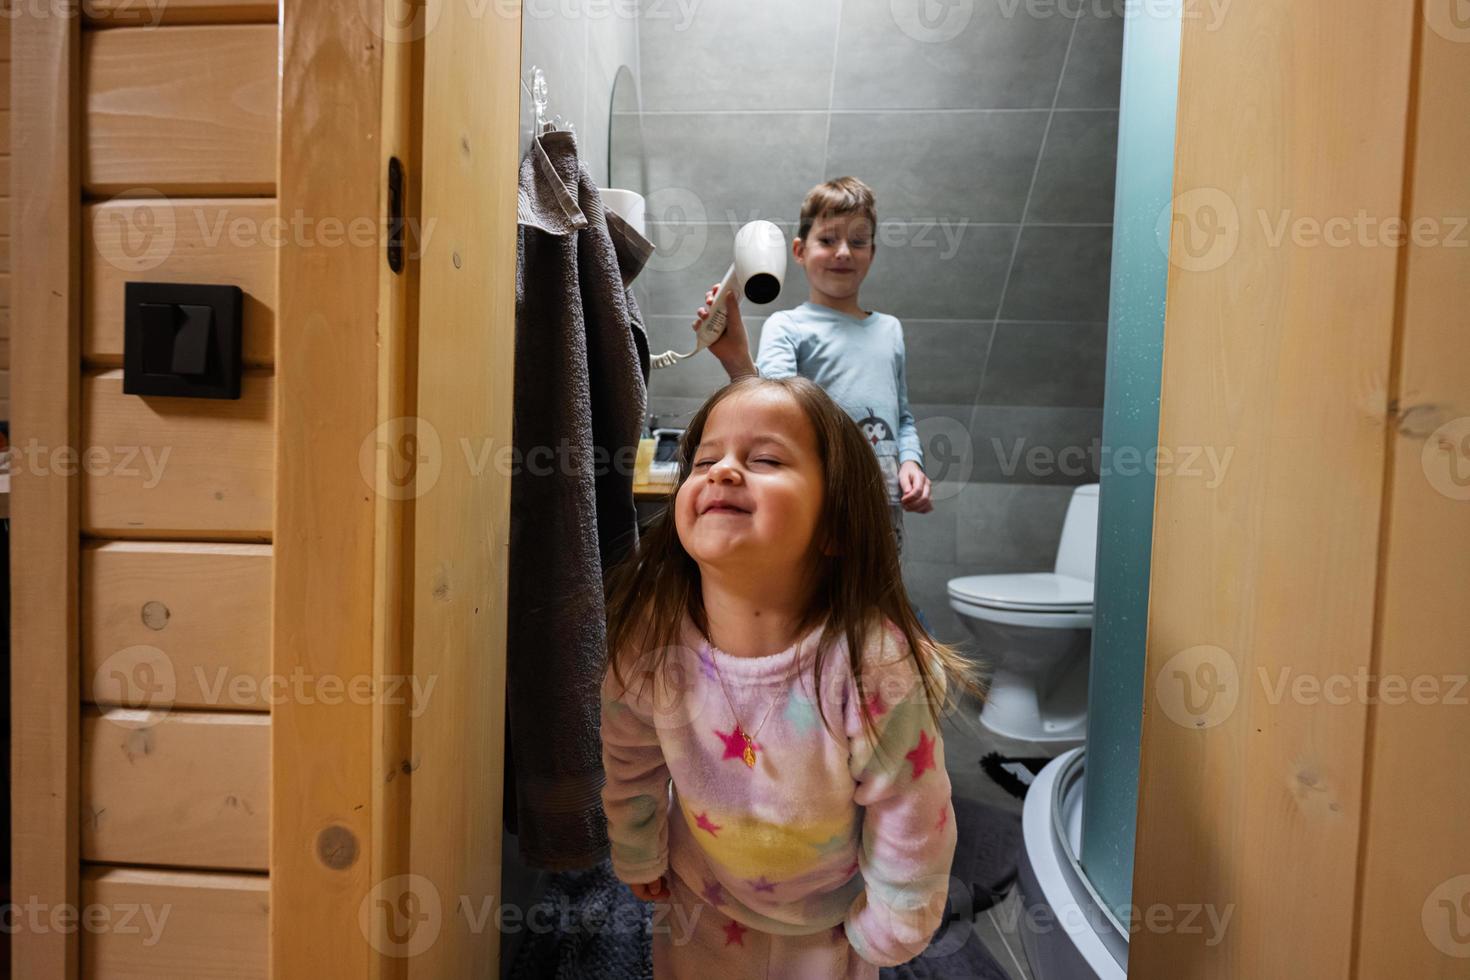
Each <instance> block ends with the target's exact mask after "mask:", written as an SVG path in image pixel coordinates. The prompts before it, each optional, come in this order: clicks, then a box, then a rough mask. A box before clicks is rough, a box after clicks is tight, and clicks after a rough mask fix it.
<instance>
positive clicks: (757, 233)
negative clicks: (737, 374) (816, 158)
mask: <svg viewBox="0 0 1470 980" xmlns="http://www.w3.org/2000/svg"><path fill="white" fill-rule="evenodd" d="M785 281H786V236H785V234H783V233H782V231H781V229H780V228H778V227H776V226H775V225H774V224H772V223H771V222H769V221H752V222H750V223H749V224H747V225H746V226H745V227H743V228H741V229H740V231H739V232H737V233H736V235H735V261H734V262H733V263H732V264H731V265H730V269H729V271H728V272H726V273H725V278H724V280H723V281H722V282H721V283H720V285H719V287H718V288H717V289H716V290H715V297H714V299H713V300H712V301H711V302H710V305H709V311H710V312H709V317H708V319H706V320H705V321H704V324H703V325H702V326H700V327H699V331H698V332H697V333H696V334H695V338H694V339H695V342H694V349H693V350H692V351H690V352H689V353H687V354H679V353H676V352H674V351H671V350H666V351H664V352H663V353H662V354H660V355H658V356H657V357H655V358H653V366H654V367H656V368H666V367H673V366H674V365H675V364H678V363H679V362H680V361H682V360H683V359H684V358H686V357H693V356H694V355H695V354H698V353H699V352H700V351H702V350H704V349H705V348H706V347H708V346H709V345H710V344H713V343H714V342H715V341H717V340H719V339H720V335H721V334H723V333H724V332H725V321H726V320H727V319H728V318H729V313H728V311H727V310H726V308H725V302H726V300H725V297H726V295H728V294H729V292H730V291H731V290H732V289H737V288H738V289H739V294H738V295H739V296H742V297H744V298H745V299H748V300H750V301H751V302H752V303H759V304H762V305H764V304H766V303H771V302H774V301H775V299H776V297H777V296H779V295H781V285H782V283H784V282H785Z"/></svg>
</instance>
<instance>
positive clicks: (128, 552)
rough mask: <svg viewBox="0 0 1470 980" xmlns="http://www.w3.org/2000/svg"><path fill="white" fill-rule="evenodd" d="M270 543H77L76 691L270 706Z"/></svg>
mask: <svg viewBox="0 0 1470 980" xmlns="http://www.w3.org/2000/svg"><path fill="white" fill-rule="evenodd" d="M270 594H271V549H270V545H263V544H203V543H199V542H194V541H180V542H164V541H110V542H103V543H92V544H89V545H88V546H86V547H84V548H83V549H82V692H81V693H82V698H83V699H84V700H87V701H102V702H103V703H106V704H111V705H123V706H127V707H155V708H161V707H184V708H214V709H216V710H268V709H269V707H270V700H271V699H272V698H274V697H279V696H280V695H281V693H282V689H280V688H279V687H277V686H271V685H270V684H269V682H268V681H267V679H266V675H267V674H269V672H270Z"/></svg>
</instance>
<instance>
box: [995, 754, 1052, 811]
mask: <svg viewBox="0 0 1470 980" xmlns="http://www.w3.org/2000/svg"><path fill="white" fill-rule="evenodd" d="M1050 761H1051V759H1049V758H1040V759H1031V758H1026V759H1021V758H1013V757H1011V756H1004V755H1001V754H1000V753H999V752H991V753H990V754H989V755H987V756H985V757H984V758H983V759H981V760H980V768H981V770H982V771H984V773H985V775H987V776H989V777H990V779H991V781H992V782H993V783H995V785H997V786H999V787H1000V788H1001V789H1003V790H1005V791H1006V792H1007V793H1009V794H1011V795H1012V796H1014V797H1015V798H1016V799H1018V800H1023V799H1025V798H1026V791H1027V790H1028V789H1030V788H1031V784H1032V783H1033V782H1035V780H1036V777H1037V775H1038V774H1039V773H1040V772H1041V770H1042V769H1044V768H1046V764H1047V763H1048V762H1050Z"/></svg>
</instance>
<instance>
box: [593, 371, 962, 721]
mask: <svg viewBox="0 0 1470 980" xmlns="http://www.w3.org/2000/svg"><path fill="white" fill-rule="evenodd" d="M762 388H775V389H778V390H780V391H782V392H784V393H785V394H786V395H787V396H788V397H790V398H791V399H792V400H794V401H795V402H796V404H797V405H798V406H800V408H801V409H802V410H803V411H804V412H805V413H806V416H807V418H808V419H810V420H811V423H812V428H813V429H814V430H815V432H816V435H817V447H818V451H819V453H820V455H821V460H822V476H823V496H822V501H823V503H822V513H821V517H820V519H819V523H818V525H817V532H816V540H817V541H819V542H822V543H823V544H824V545H825V547H824V548H823V549H822V555H821V557H820V558H819V559H818V561H819V562H820V565H819V567H818V569H817V571H816V589H815V592H814V593H813V600H812V603H811V606H810V608H809V609H807V611H806V614H805V616H804V617H803V619H802V621H801V623H800V624H799V627H798V633H797V635H798V636H803V635H805V634H806V633H807V632H809V631H811V630H813V629H815V628H816V626H817V624H818V623H821V622H822V621H823V620H824V619H825V620H826V626H825V627H824V628H823V630H822V635H821V637H820V639H819V641H818V646H817V659H816V664H815V667H814V675H815V677H816V678H820V677H821V676H822V665H823V661H824V659H825V657H826V656H827V654H828V652H829V651H830V650H832V649H833V648H834V645H835V644H836V642H837V640H838V638H839V637H843V638H845V639H846V641H847V650H848V658H849V661H850V665H851V668H852V674H853V677H854V679H855V680H856V681H857V685H858V691H859V692H860V696H861V692H862V691H863V677H862V671H863V662H862V661H863V650H864V648H865V647H866V645H867V643H868V642H870V641H871V640H872V639H874V638H875V637H877V636H878V635H880V634H877V633H875V632H874V631H875V630H880V629H882V628H883V620H884V619H887V620H889V621H891V622H892V623H893V624H894V625H895V626H896V627H897V628H898V630H899V631H900V632H901V633H902V635H903V639H904V641H905V645H906V648H907V650H908V651H909V654H910V656H912V658H913V661H914V665H915V667H916V668H917V670H918V672H919V677H920V679H921V680H922V682H923V685H924V690H925V693H926V695H927V703H928V705H929V710H930V714H931V716H932V717H933V718H934V721H935V723H936V724H938V722H939V717H940V712H941V708H942V707H943V705H944V701H945V697H946V690H947V693H948V695H949V696H957V695H958V693H959V691H960V690H963V691H967V692H969V693H971V694H973V695H975V696H977V697H979V696H981V693H982V692H981V689H980V688H979V686H978V685H977V683H976V682H975V680H974V673H973V669H972V668H971V667H970V665H969V664H968V663H967V662H966V660H965V659H964V658H963V657H962V656H961V655H960V654H959V652H958V651H956V650H955V649H954V648H953V647H950V646H948V645H946V644H943V643H940V642H939V641H937V640H935V639H934V638H933V637H931V636H929V634H928V633H927V632H926V631H925V630H924V628H923V627H922V626H921V625H920V624H919V621H918V617H917V616H915V615H914V611H913V607H912V606H911V605H909V599H908V593H907V592H906V591H905V589H904V585H903V575H902V572H901V571H900V567H899V560H898V546H897V544H896V542H895V541H894V537H893V532H892V529H891V528H892V524H891V521H890V518H889V504H888V496H887V493H886V491H885V489H884V485H883V476H882V473H881V471H880V470H879V469H878V460H877V458H876V457H875V456H874V455H873V451H872V449H871V448H869V446H868V443H867V440H866V439H865V438H864V437H863V434H862V432H861V430H859V429H858V427H857V424H856V423H855V422H853V421H852V419H851V418H849V417H848V416H847V414H846V413H845V412H843V411H842V409H841V408H839V407H838V406H837V404H836V403H835V402H833V401H832V399H831V397H830V396H828V394H827V393H826V392H825V391H823V390H822V389H821V388H820V387H818V386H817V385H815V384H813V383H812V382H811V381H809V380H807V379H806V378H800V377H794V378H781V379H771V378H761V377H746V378H741V379H739V380H737V381H733V382H731V383H730V384H728V385H726V386H725V387H723V388H721V389H720V390H719V391H717V392H715V393H714V395H712V396H711V397H710V399H709V400H708V401H707V402H705V403H704V405H703V406H701V407H700V409H699V411H698V412H696V413H695V414H694V418H693V419H692V420H690V423H689V428H688V429H687V430H685V432H684V437H683V438H682V439H681V440H680V443H679V478H678V481H677V482H676V483H675V485H674V489H673V490H671V491H670V493H669V506H668V507H667V508H665V510H664V512H663V513H662V514H661V515H659V516H658V517H657V518H656V519H655V520H654V522H653V524H652V526H651V527H650V528H649V530H648V532H647V533H646V534H645V535H644V536H643V538H642V540H641V541H640V542H639V544H638V547H637V548H636V549H635V550H634V551H632V552H631V553H630V554H629V556H628V557H627V558H626V559H625V560H624V561H623V562H622V563H621V564H620V565H618V566H617V567H616V568H615V569H613V571H612V572H611V574H610V576H609V579H608V587H607V597H606V598H607V619H608V651H609V655H608V669H609V670H611V671H612V673H613V676H614V677H615V678H616V679H617V681H618V684H619V685H620V686H621V687H623V688H624V689H626V688H627V686H628V684H627V678H628V677H629V676H630V675H633V674H635V673H637V674H642V675H644V676H649V675H657V674H658V672H659V671H660V670H661V669H662V667H663V662H664V660H665V659H666V657H667V651H668V649H669V648H670V647H672V646H674V645H675V644H677V643H678V642H679V639H680V636H679V633H680V625H681V623H682V621H683V617H684V614H685V613H688V615H689V618H690V619H691V620H693V622H694V625H695V626H696V627H698V628H699V630H700V632H701V633H703V634H704V635H705V636H708V635H709V620H708V618H707V617H706V615H705V609H704V600H703V593H702V590H701V588H700V574H699V565H698V564H696V563H695V561H694V559H693V558H691V557H690V555H689V553H688V552H687V551H685V550H684V545H683V544H682V543H681V542H680V540H679V533H678V530H677V528H676V527H675V525H674V514H673V498H674V495H675V494H677V492H678V488H679V487H680V486H682V485H683V483H684V481H685V480H687V479H688V478H689V475H690V473H691V472H692V471H693V464H694V455H695V453H696V451H697V450H698V448H699V443H700V440H701V439H702V438H703V434H704V427H705V425H706V423H707V422H708V421H709V417H710V413H711V412H712V411H714V409H715V406H717V405H719V404H720V403H721V402H722V401H724V400H725V399H727V398H729V397H731V396H732V395H737V394H741V393H744V392H750V391H755V390H759V389H762ZM824 702H825V698H820V697H819V698H817V704H818V708H819V711H821V713H822V720H823V723H824V724H826V723H827V717H826V712H825V711H824V710H822V705H823V703H824ZM859 715H860V717H862V719H863V723H864V725H865V726H866V727H867V728H868V730H869V732H870V733H871V732H872V730H873V722H872V719H871V718H870V717H869V715H868V713H867V712H859ZM828 728H829V730H830V728H831V726H830V724H829V725H828Z"/></svg>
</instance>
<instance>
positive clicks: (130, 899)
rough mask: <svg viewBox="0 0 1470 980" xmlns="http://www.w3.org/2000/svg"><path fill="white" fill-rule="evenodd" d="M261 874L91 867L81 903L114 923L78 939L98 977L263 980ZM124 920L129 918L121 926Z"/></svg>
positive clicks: (87, 967) (85, 963)
mask: <svg viewBox="0 0 1470 980" xmlns="http://www.w3.org/2000/svg"><path fill="white" fill-rule="evenodd" d="M269 889H270V885H269V882H268V881H267V880H266V877H265V876H264V875H250V874H212V873H207V872H196V871H164V870H154V869H145V868H109V867H91V868H87V869H86V870H85V871H83V872H82V889H81V890H82V900H83V901H84V902H86V903H88V904H89V905H94V906H97V907H99V908H101V909H104V910H105V911H106V912H107V914H108V915H109V917H110V918H109V921H110V922H113V923H117V924H118V926H119V927H118V928H110V929H107V930H104V931H99V932H95V933H93V932H88V933H86V934H85V936H84V937H83V940H82V974H83V975H84V976H86V977H89V978H96V980H119V978H124V977H126V978H138V980H144V978H146V980H175V978H177V980H246V978H260V980H264V978H265V977H266V976H268V971H267V970H266V963H267V954H266V946H267V943H268V940H269V932H268V929H269V917H270V903H269ZM123 916H130V918H129V920H128V922H127V927H128V928H126V929H124V928H122V923H123Z"/></svg>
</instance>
